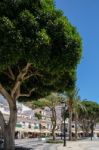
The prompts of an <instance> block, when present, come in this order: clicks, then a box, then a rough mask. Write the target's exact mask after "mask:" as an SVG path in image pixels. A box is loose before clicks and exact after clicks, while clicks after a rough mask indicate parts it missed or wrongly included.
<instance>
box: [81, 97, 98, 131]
mask: <svg viewBox="0 0 99 150" xmlns="http://www.w3.org/2000/svg"><path fill="white" fill-rule="evenodd" d="M82 104H83V105H84V106H85V108H86V111H83V110H80V111H79V122H80V124H81V127H82V129H83V131H85V132H86V133H88V132H89V131H90V129H91V126H93V127H94V126H95V125H96V123H97V122H99V104H97V103H96V102H93V101H88V100H87V101H85V100H84V101H82Z"/></svg>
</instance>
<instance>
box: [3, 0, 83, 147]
mask: <svg viewBox="0 0 99 150" xmlns="http://www.w3.org/2000/svg"><path fill="white" fill-rule="evenodd" d="M81 51H82V45H81V38H80V36H79V34H78V32H77V31H76V28H75V27H73V26H72V25H71V24H70V23H69V21H68V19H67V18H66V17H64V16H63V13H62V11H60V10H57V9H56V7H55V4H54V1H53V0H43V1H42V0H1V1H0V93H1V94H2V95H3V96H4V97H5V98H6V100H7V102H8V104H9V109H10V118H9V121H8V122H7V123H6V122H5V120H4V118H3V115H2V113H0V124H1V127H2V130H3V131H4V149H5V150H14V149H15V145H14V131H15V125H16V121H17V106H16V101H17V100H23V99H25V97H26V100H27V99H28V100H29V98H30V99H31V97H32V98H40V97H44V96H45V95H47V94H49V93H50V92H51V91H64V90H68V89H72V88H73V87H74V86H75V79H76V78H75V76H76V67H77V64H78V63H79V61H80V58H81ZM9 135H10V136H9Z"/></svg>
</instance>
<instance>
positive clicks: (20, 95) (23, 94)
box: [18, 88, 36, 97]
mask: <svg viewBox="0 0 99 150" xmlns="http://www.w3.org/2000/svg"><path fill="white" fill-rule="evenodd" d="M35 89H36V88H33V89H31V90H30V91H29V93H26V94H25V93H22V94H21V93H20V94H19V96H18V97H29V96H31V94H32V92H33V91H35Z"/></svg>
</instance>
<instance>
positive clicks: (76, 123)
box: [75, 113, 78, 140]
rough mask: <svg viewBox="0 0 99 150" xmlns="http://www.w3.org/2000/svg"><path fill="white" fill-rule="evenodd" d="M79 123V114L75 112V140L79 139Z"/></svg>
mask: <svg viewBox="0 0 99 150" xmlns="http://www.w3.org/2000/svg"><path fill="white" fill-rule="evenodd" d="M77 125H78V115H77V113H75V140H77V137H78V133H77Z"/></svg>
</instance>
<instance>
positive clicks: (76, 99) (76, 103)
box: [73, 90, 86, 140]
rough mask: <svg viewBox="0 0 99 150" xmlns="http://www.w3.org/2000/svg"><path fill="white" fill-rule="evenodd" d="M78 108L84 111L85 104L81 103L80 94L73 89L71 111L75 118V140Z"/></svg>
mask: <svg viewBox="0 0 99 150" xmlns="http://www.w3.org/2000/svg"><path fill="white" fill-rule="evenodd" d="M79 109H82V110H83V111H86V108H85V106H84V105H83V103H82V101H81V99H80V96H78V90H77V91H75V95H74V99H73V113H74V119H75V140H77V136H78V133H77V129H78V127H77V125H78V115H79Z"/></svg>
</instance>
